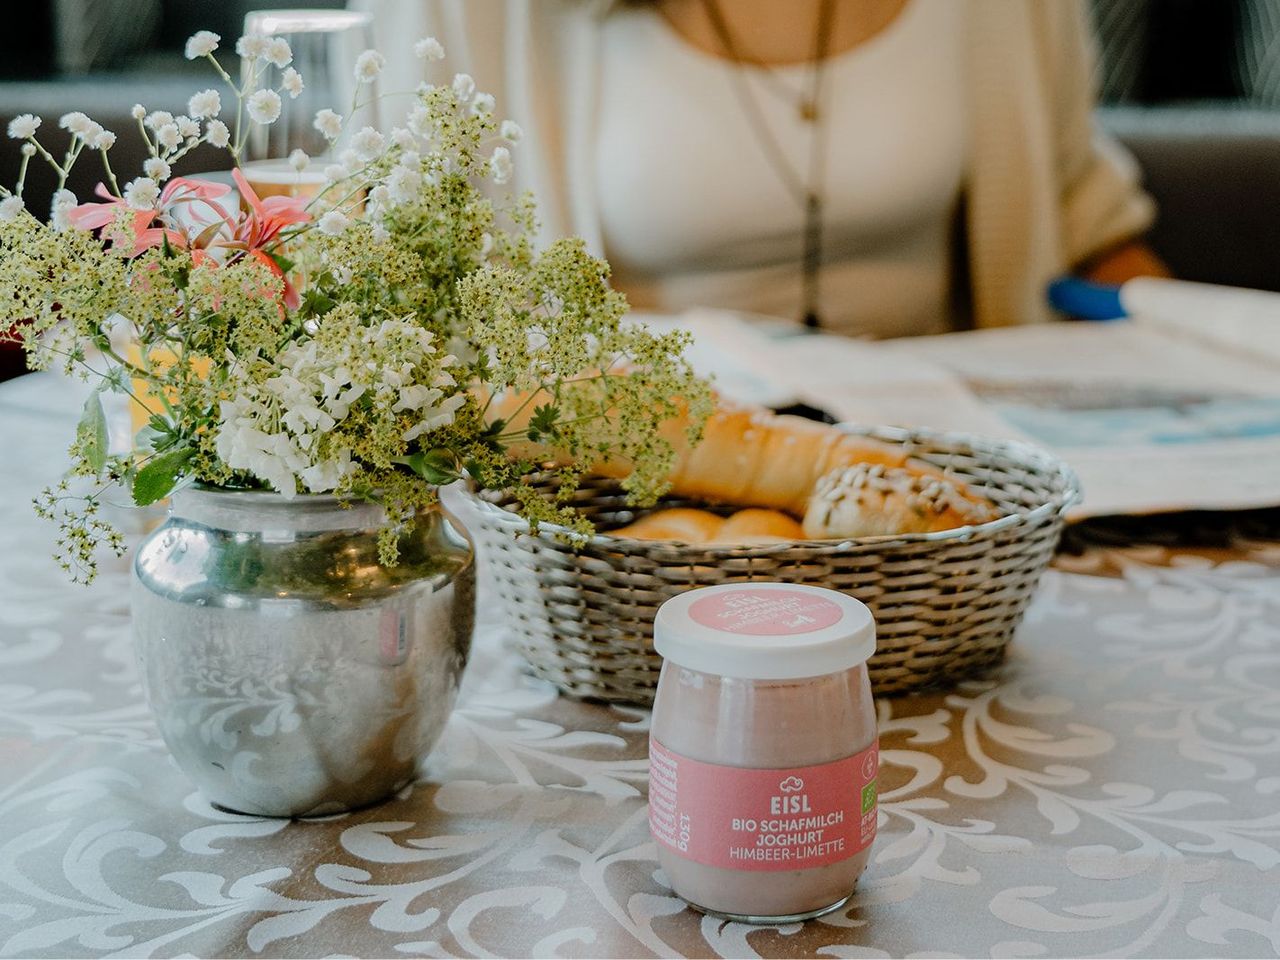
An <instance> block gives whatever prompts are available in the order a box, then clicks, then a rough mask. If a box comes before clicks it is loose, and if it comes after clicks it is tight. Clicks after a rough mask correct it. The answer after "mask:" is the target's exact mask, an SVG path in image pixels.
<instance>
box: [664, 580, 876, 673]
mask: <svg viewBox="0 0 1280 960" xmlns="http://www.w3.org/2000/svg"><path fill="white" fill-rule="evenodd" d="M653 647H654V649H655V650H657V651H658V653H660V654H661V655H662V656H663V657H664V658H666V659H668V660H670V661H671V662H672V663H675V664H679V665H680V666H682V667H686V668H688V669H690V670H697V671H699V672H701V673H709V674H714V675H716V676H721V677H741V678H743V679H747V680H794V679H800V678H802V677H823V676H827V675H828V674H832V673H841V672H843V671H845V670H849V669H851V668H853V667H856V666H858V664H860V663H865V662H866V660H867V659H868V658H869V657H870V656H871V655H872V654H873V653H875V652H876V624H875V620H874V619H873V618H872V616H871V611H870V610H868V609H867V607H866V606H865V605H864V604H862V603H861V602H859V601H857V600H855V599H853V597H848V596H845V595H844V594H843V593H837V592H836V591H834V590H827V589H824V588H823V587H810V586H805V585H803V584H796V583H726V584H721V585H720V586H717V587H704V588H702V589H700V590H690V591H688V592H687V593H682V594H680V595H679V596H677V597H672V598H671V599H670V600H668V601H667V602H666V603H664V604H663V605H662V606H661V607H659V608H658V615H657V617H656V618H655V619H654V623H653Z"/></svg>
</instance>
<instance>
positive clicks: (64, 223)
mask: <svg viewBox="0 0 1280 960" xmlns="http://www.w3.org/2000/svg"><path fill="white" fill-rule="evenodd" d="M78 203H79V201H78V200H76V195H75V194H74V193H72V192H71V191H70V190H67V189H62V190H59V191H58V192H57V193H55V194H54V195H53V203H52V204H50V206H49V222H50V223H51V224H52V225H53V229H55V230H66V229H67V228H68V227H70V226H71V220H70V219H69V218H68V217H67V214H68V213H70V212H71V210H72V209H73V208H74V207H75V206H76V205H77V204H78Z"/></svg>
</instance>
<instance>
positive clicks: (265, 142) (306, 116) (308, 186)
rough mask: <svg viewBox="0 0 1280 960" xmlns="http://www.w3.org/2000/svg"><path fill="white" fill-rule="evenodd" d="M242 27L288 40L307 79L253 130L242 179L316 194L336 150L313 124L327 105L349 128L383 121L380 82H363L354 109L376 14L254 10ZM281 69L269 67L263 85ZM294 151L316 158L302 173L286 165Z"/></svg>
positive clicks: (262, 191)
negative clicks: (361, 60)
mask: <svg viewBox="0 0 1280 960" xmlns="http://www.w3.org/2000/svg"><path fill="white" fill-rule="evenodd" d="M244 32H245V33H246V34H250V33H259V34H266V35H269V36H276V37H283V38H284V39H285V40H287V41H288V42H289V46H290V48H291V49H292V51H293V63H291V64H290V66H292V67H293V68H294V69H295V70H297V71H298V72H299V73H300V74H302V80H303V83H304V87H303V90H302V93H301V94H299V96H298V97H297V98H296V99H294V98H292V97H290V96H289V95H288V94H287V93H282V94H281V109H280V118H279V119H278V120H276V122H275V123H272V124H270V125H268V126H255V127H254V128H253V129H252V130H251V131H250V133H249V137H248V140H247V142H246V144H245V153H244V161H243V163H242V164H241V168H242V170H243V171H244V174H245V178H246V179H247V180H248V181H249V183H250V184H251V185H252V186H253V188H254V189H255V190H256V191H257V192H258V195H259V196H262V197H268V196H278V195H288V196H313V195H314V194H316V193H318V192H319V190H320V189H321V187H322V186H323V184H324V174H323V170H324V167H325V165H326V164H328V163H330V162H332V159H331V157H332V154H333V153H334V152H335V151H334V145H333V144H330V143H329V142H328V141H327V140H326V139H325V138H324V136H323V135H322V134H321V133H320V131H319V130H317V129H316V128H315V126H314V123H313V121H314V120H315V115H316V111H318V110H322V109H324V108H325V107H328V108H331V109H333V110H335V111H336V112H338V113H340V114H342V115H343V116H344V117H349V118H350V119H349V120H348V121H347V129H348V130H359V129H360V128H361V127H364V126H366V125H367V126H373V127H377V126H378V91H377V84H376V83H371V84H364V85H361V86H360V87H359V90H358V93H359V98H360V104H361V106H360V108H359V109H358V110H354V111H353V109H352V105H353V103H355V99H354V98H355V96H356V93H357V87H356V82H355V76H354V73H353V71H354V68H355V62H356V58H357V57H358V56H359V55H360V54H361V52H363V51H364V50H368V49H370V48H371V47H372V46H373V17H372V16H371V15H370V14H368V13H364V12H359V11H354V10H254V11H250V12H249V13H248V14H246V15H245V18H244ZM279 75H280V71H279V70H277V69H276V68H274V67H271V68H268V69H267V70H266V71H265V72H264V73H263V74H262V76H261V77H260V78H259V80H258V84H259V85H260V86H266V85H271V86H272V87H278V86H279V80H278V78H279ZM294 150H303V151H305V152H306V154H307V155H308V156H310V157H311V163H310V165H309V166H308V167H307V169H306V170H304V171H302V172H301V173H299V172H298V171H296V170H294V169H293V167H292V166H290V165H289V161H288V157H289V154H290V153H292V152H293V151H294Z"/></svg>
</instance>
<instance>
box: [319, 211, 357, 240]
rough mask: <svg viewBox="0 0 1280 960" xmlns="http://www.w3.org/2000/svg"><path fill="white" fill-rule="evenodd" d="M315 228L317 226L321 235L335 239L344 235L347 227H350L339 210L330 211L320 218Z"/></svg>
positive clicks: (349, 223) (345, 216)
mask: <svg viewBox="0 0 1280 960" xmlns="http://www.w3.org/2000/svg"><path fill="white" fill-rule="evenodd" d="M317 226H319V228H320V232H321V233H325V234H328V235H329V236H331V237H337V236H340V235H341V234H342V233H344V232H345V231H346V229H347V227H349V226H351V221H350V220H349V219H348V218H347V215H346V214H345V213H343V212H342V211H341V210H330V211H329V212H328V213H326V214H325V215H324V216H323V217H321V218H320V223H319V224H317Z"/></svg>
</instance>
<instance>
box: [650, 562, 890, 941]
mask: <svg viewBox="0 0 1280 960" xmlns="http://www.w3.org/2000/svg"><path fill="white" fill-rule="evenodd" d="M654 646H655V647H656V648H657V651H658V653H660V654H662V656H663V658H664V663H663V667H662V675H661V677H660V679H659V681H658V693H657V699H656V700H655V702H654V707H653V724H652V728H651V729H652V732H651V734H650V739H649V827H650V830H651V832H652V833H653V838H654V840H655V843H656V846H657V850H658V863H659V864H660V865H661V867H662V869H663V871H664V872H665V873H666V875H667V879H668V880H669V882H670V883H671V886H672V889H674V890H675V892H676V893H677V894H679V895H680V896H681V897H683V898H684V899H685V900H687V901H688V902H689V903H690V904H692V905H693V906H694V907H696V908H698V909H699V910H702V911H704V912H706V913H710V914H715V915H717V916H722V917H727V918H730V919H734V920H744V921H747V922H770V923H775V922H780V921H784V920H803V919H807V918H809V917H816V916H820V915H821V914H824V913H828V912H830V911H832V910H836V909H838V908H839V907H841V906H843V905H844V903H845V902H846V901H847V900H848V899H849V897H850V896H851V895H852V893H853V888H854V886H855V884H856V883H857V881H858V876H859V875H860V874H861V873H862V871H863V868H865V867H866V864H867V858H868V856H869V855H870V848H871V841H872V839H873V838H874V837H875V832H876V815H877V809H876V775H877V772H878V768H879V754H878V741H877V737H876V717H875V709H874V707H873V704H872V700H871V686H870V684H869V683H868V680H867V667H866V661H867V658H868V657H870V656H871V654H872V653H874V652H875V622H874V620H873V619H872V617H871V612H870V611H869V610H868V609H867V608H866V607H865V606H864V605H863V604H861V603H859V602H858V601H857V600H854V599H852V598H851V597H846V596H845V595H844V594H841V593H836V592H835V591H832V590H825V589H822V588H820V587H810V586H801V585H798V584H786V583H739V584H725V585H723V586H718V587H707V588H704V589H701V590H691V591H689V592H688V593H684V594H681V595H680V596H678V597H674V598H673V599H671V600H668V601H667V602H666V603H665V604H663V605H662V607H661V608H660V609H659V610H658V615H657V619H656V621H655V622H654Z"/></svg>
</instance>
